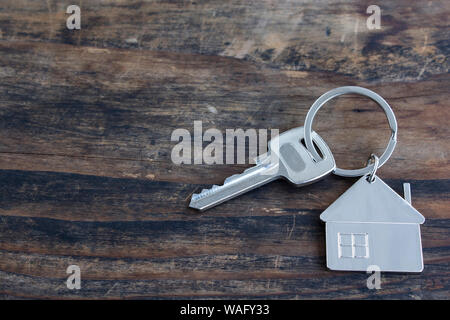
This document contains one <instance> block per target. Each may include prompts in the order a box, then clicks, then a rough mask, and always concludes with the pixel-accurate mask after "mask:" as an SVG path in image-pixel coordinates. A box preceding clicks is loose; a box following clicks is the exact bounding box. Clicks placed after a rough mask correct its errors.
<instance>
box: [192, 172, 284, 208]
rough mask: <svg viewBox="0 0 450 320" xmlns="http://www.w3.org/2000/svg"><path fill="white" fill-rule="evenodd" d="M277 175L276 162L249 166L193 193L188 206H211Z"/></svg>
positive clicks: (266, 181)
mask: <svg viewBox="0 0 450 320" xmlns="http://www.w3.org/2000/svg"><path fill="white" fill-rule="evenodd" d="M278 177H279V174H278V163H276V164H259V165H257V166H254V167H250V168H248V169H246V170H245V171H244V172H242V173H241V174H235V175H233V176H231V177H229V178H227V179H226V180H225V182H224V184H223V185H221V186H217V185H214V186H213V187H212V188H211V189H203V190H202V192H201V193H198V194H193V195H192V198H191V202H190V204H189V207H191V208H194V209H197V210H200V211H203V210H206V209H209V208H212V207H214V206H216V205H218V204H220V203H222V202H225V201H227V200H230V199H232V198H235V197H237V196H239V195H241V194H243V193H245V192H247V191H250V190H252V189H255V188H258V187H259V186H261V185H264V184H266V183H269V182H271V181H273V180H275V179H277V178H278Z"/></svg>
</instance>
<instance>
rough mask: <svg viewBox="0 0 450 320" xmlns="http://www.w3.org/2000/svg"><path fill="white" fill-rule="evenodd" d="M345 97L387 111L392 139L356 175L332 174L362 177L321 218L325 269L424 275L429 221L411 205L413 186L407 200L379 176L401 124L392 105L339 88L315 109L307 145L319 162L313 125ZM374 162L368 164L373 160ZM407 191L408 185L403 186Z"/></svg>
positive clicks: (368, 92) (310, 117) (363, 91)
mask: <svg viewBox="0 0 450 320" xmlns="http://www.w3.org/2000/svg"><path fill="white" fill-rule="evenodd" d="M347 93H356V94H361V95H364V96H367V97H369V98H370V99H372V100H374V101H375V102H377V103H378V104H379V105H380V106H381V107H382V108H383V110H384V112H385V114H386V117H387V119H388V122H389V126H390V128H391V131H392V132H391V138H390V140H389V143H388V146H387V148H386V150H385V151H384V153H383V154H382V155H381V157H380V159H378V157H377V156H375V155H372V156H371V160H373V161H372V162H373V164H370V163H369V164H368V165H367V166H366V167H364V168H361V169H355V170H344V169H340V168H336V169H335V170H334V172H333V173H334V174H336V175H339V176H343V177H358V176H359V177H361V178H360V179H359V180H358V181H357V182H356V183H355V184H354V185H353V186H352V187H350V189H348V190H347V191H346V192H345V193H344V194H343V195H341V196H340V197H339V198H338V199H337V200H336V201H335V202H334V203H333V204H331V205H330V207H328V209H326V210H325V211H324V212H323V213H322V214H321V216H320V219H322V220H323V221H325V223H326V254H327V266H328V268H330V269H332V270H348V271H367V270H368V267H369V266H377V267H378V269H379V270H380V271H392V272H421V271H422V270H423V257H422V243H421V237H420V225H421V224H422V223H424V221H425V218H424V217H423V216H422V215H421V214H420V213H419V212H418V211H417V210H416V209H414V208H413V207H412V206H411V201H410V199H411V196H410V189H409V184H406V188H405V198H406V199H407V200H405V199H403V198H402V197H400V196H399V195H398V194H397V193H396V192H395V191H394V190H392V189H391V188H390V187H389V186H388V185H387V184H386V183H384V182H383V181H382V180H381V179H380V178H379V177H377V176H376V175H375V173H376V171H377V169H378V167H381V166H382V165H383V164H384V163H385V162H386V161H387V160H388V159H389V157H390V156H391V154H392V152H393V150H394V148H395V145H396V143H397V120H396V119H395V115H394V113H393V111H392V109H391V107H390V106H389V104H388V103H387V102H386V101H385V100H384V99H383V98H382V97H381V96H380V95H378V94H376V93H375V92H373V91H371V90H368V89H365V88H361V87H352V86H350V87H341V88H337V89H333V90H331V91H328V92H327V93H325V94H323V95H322V96H321V97H319V99H317V100H316V102H314V104H313V105H312V106H311V108H310V110H309V112H308V114H307V115H306V119H305V125H304V130H305V133H304V139H305V144H306V146H307V148H308V150H309V151H310V153H311V154H312V155H313V156H314V158H315V159H316V160H319V159H320V155H319V154H318V152H317V151H316V150H315V147H314V145H313V142H312V140H311V133H312V131H311V130H312V121H313V119H314V116H315V114H316V113H317V111H318V110H319V109H320V107H322V105H324V104H325V103H326V102H327V101H329V100H330V99H332V98H334V97H336V96H339V95H342V94H347ZM369 160H370V159H369ZM404 187H405V186H404Z"/></svg>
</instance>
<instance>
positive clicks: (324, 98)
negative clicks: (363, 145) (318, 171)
mask: <svg viewBox="0 0 450 320" xmlns="http://www.w3.org/2000/svg"><path fill="white" fill-rule="evenodd" d="M348 93H356V94H360V95H363V96H366V97H369V98H370V99H372V100H373V101H375V102H376V103H378V104H379V105H380V107H381V108H383V110H384V113H385V114H386V117H387V120H388V122H389V127H390V128H391V131H392V133H391V137H390V139H389V143H388V145H387V148H386V150H385V151H384V153H383V154H382V155H381V157H380V160H379V164H378V167H381V166H382V165H383V164H384V163H385V162H386V161H387V160H388V159H389V157H390V156H391V154H392V152H393V151H394V148H395V145H396V143H397V120H396V119H395V115H394V112H393V111H392V109H391V107H390V106H389V104H388V103H387V102H386V100H384V99H383V98H382V97H381V96H380V95H378V94H376V93H375V92H373V91H371V90H369V89H365V88H361V87H354V86H347V87H340V88H336V89H333V90H330V91H328V92H326V93H324V94H323V95H321V96H320V97H319V99H317V100H316V101H315V102H314V103H313V105H312V106H311V108H310V109H309V111H308V114H307V115H306V119H305V124H304V129H305V143H306V147H307V148H308V150H309V152H311V154H312V155H313V157H314V159H315V160H316V161H320V160H322V158H321V157H320V155H319V153H318V152H317V151H316V148H315V147H314V144H313V141H312V138H311V130H312V123H313V120H314V117H315V115H316V113H317V111H319V109H320V108H321V107H322V106H323V105H324V104H325V103H327V102H328V101H329V100H331V99H333V98H335V97H337V96H340V95H343V94H348ZM372 167H373V165H368V166H367V167H364V168H361V169H353V170H346V169H340V168H337V167H336V170H335V171H334V172H333V173H334V174H336V175H338V176H342V177H358V176H363V175H365V174H367V173H369V172H371V170H372Z"/></svg>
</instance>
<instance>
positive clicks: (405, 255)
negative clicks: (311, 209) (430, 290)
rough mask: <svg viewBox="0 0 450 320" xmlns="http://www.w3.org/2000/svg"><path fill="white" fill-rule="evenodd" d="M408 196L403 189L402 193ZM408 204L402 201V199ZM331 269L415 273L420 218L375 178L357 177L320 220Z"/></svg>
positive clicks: (419, 253) (420, 266)
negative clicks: (374, 268)
mask: <svg viewBox="0 0 450 320" xmlns="http://www.w3.org/2000/svg"><path fill="white" fill-rule="evenodd" d="M405 190H406V192H405V194H406V195H407V194H409V193H408V191H407V190H409V185H407V187H406V188H405ZM407 199H408V197H407ZM320 219H321V220H322V221H325V222H326V247H327V266H328V268H330V269H332V270H352V271H367V269H368V267H369V266H371V265H376V266H378V267H379V269H380V270H381V271H396V272H421V271H422V269H423V258H422V243H421V238H420V224H422V223H424V221H425V218H424V217H423V216H422V215H421V214H420V213H419V212H418V211H417V210H416V209H414V208H413V207H412V206H411V204H410V203H409V202H408V201H407V200H405V199H403V198H402V197H400V196H399V195H398V194H397V193H396V192H395V191H394V190H392V189H391V188H390V187H389V186H388V185H387V184H386V183H384V182H383V181H382V180H381V179H380V178H379V177H377V176H375V175H373V176H371V175H367V176H363V177H361V178H360V179H359V180H358V181H357V182H356V183H355V184H354V185H353V186H352V187H351V188H350V189H348V190H347V191H346V192H345V193H344V194H343V195H341V196H340V197H339V198H338V199H337V200H336V201H335V202H334V203H333V204H331V205H330V206H329V207H328V209H326V210H325V211H324V212H323V213H322V214H321V215H320Z"/></svg>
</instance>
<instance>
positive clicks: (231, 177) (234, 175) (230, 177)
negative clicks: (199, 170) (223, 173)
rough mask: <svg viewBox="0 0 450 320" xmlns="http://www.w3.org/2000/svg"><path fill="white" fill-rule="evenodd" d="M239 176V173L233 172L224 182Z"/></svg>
mask: <svg viewBox="0 0 450 320" xmlns="http://www.w3.org/2000/svg"><path fill="white" fill-rule="evenodd" d="M237 176H239V174H233V175H232V176H229V177H228V178H226V179H225V181H224V184H225V183H228V182H230V181H233V180H234V179H235V178H237Z"/></svg>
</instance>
